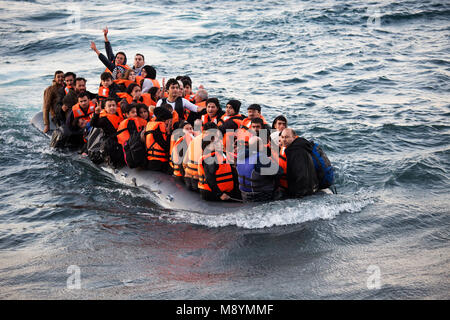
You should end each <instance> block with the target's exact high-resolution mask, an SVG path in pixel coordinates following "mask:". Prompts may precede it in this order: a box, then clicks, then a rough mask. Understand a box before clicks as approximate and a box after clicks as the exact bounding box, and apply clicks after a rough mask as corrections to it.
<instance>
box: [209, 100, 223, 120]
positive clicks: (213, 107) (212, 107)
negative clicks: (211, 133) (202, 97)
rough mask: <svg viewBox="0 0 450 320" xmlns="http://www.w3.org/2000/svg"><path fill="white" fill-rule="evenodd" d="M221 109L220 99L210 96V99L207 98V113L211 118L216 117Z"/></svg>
mask: <svg viewBox="0 0 450 320" xmlns="http://www.w3.org/2000/svg"><path fill="white" fill-rule="evenodd" d="M219 110H220V103H219V99H217V98H209V99H208V100H206V113H207V114H208V116H209V117H210V118H212V117H215V116H216V115H217V112H218V111H219Z"/></svg>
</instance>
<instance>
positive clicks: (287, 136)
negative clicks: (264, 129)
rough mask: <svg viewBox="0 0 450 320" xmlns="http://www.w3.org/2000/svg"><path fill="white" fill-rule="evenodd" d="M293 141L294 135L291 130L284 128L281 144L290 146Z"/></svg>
mask: <svg viewBox="0 0 450 320" xmlns="http://www.w3.org/2000/svg"><path fill="white" fill-rule="evenodd" d="M292 141H294V136H293V135H292V133H291V131H290V130H286V129H284V130H283V132H281V137H280V145H281V146H283V147H289V146H290V145H291V143H292Z"/></svg>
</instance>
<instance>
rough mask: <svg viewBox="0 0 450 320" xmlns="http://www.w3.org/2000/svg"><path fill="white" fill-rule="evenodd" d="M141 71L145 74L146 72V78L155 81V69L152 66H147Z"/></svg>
mask: <svg viewBox="0 0 450 320" xmlns="http://www.w3.org/2000/svg"><path fill="white" fill-rule="evenodd" d="M142 69H144V70H145V72H147V76H146V78H149V79H152V80H155V79H156V69H155V68H153V67H152V66H149V65H145V66H143V67H142Z"/></svg>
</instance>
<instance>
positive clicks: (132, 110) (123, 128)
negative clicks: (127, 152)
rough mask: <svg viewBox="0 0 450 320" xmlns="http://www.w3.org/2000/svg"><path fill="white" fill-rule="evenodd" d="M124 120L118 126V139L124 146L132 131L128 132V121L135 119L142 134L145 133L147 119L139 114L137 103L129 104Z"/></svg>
mask: <svg viewBox="0 0 450 320" xmlns="http://www.w3.org/2000/svg"><path fill="white" fill-rule="evenodd" d="M124 111H125V112H124V114H123V116H124V120H123V121H122V122H121V123H120V124H119V127H118V128H117V141H118V142H119V143H120V144H121V145H122V146H124V145H125V143H126V142H127V141H128V139H130V133H129V132H128V122H129V121H134V123H135V125H136V129H137V131H138V132H140V133H141V135H143V134H144V129H145V126H146V125H147V121H146V120H144V119H142V118H140V117H138V116H137V110H136V105H135V104H130V105H127V109H125V110H124Z"/></svg>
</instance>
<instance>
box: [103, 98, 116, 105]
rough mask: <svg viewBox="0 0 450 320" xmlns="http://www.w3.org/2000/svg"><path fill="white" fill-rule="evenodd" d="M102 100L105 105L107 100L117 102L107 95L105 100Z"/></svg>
mask: <svg viewBox="0 0 450 320" xmlns="http://www.w3.org/2000/svg"><path fill="white" fill-rule="evenodd" d="M103 101H104V102H105V105H106V103H107V102H108V101H114V102H115V103H116V104H117V101H116V99H114V98H111V97H108V98H106V99H105V100H103Z"/></svg>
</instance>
